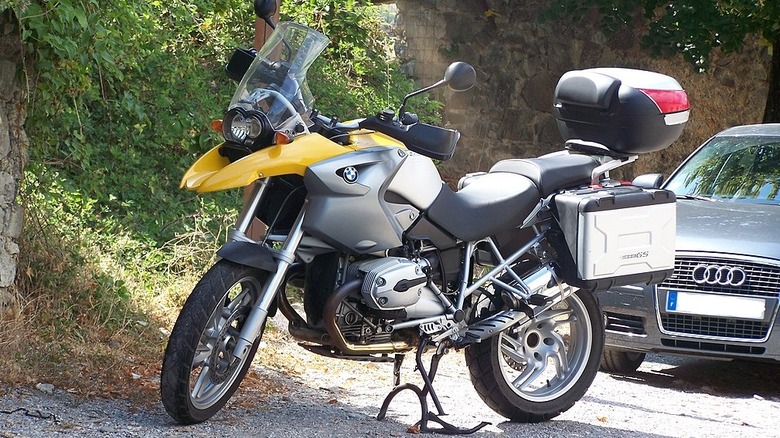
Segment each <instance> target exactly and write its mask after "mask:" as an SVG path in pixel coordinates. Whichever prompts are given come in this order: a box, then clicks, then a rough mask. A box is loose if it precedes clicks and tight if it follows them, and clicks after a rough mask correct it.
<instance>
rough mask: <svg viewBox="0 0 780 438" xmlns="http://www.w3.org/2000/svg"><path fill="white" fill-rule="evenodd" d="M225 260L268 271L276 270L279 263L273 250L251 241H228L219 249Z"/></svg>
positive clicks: (219, 254)
mask: <svg viewBox="0 0 780 438" xmlns="http://www.w3.org/2000/svg"><path fill="white" fill-rule="evenodd" d="M217 255H218V256H219V257H222V258H223V259H225V260H230V261H231V262H234V263H238V264H240V265H245V266H251V267H253V268H257V269H260V270H262V271H267V272H276V269H277V265H276V260H274V256H273V254H272V253H271V250H270V249H268V248H266V247H264V246H261V245H258V244H256V243H251V242H228V243H226V244H225V245H223V246H222V248H220V249H219V251H217Z"/></svg>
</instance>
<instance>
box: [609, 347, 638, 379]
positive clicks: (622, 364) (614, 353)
mask: <svg viewBox="0 0 780 438" xmlns="http://www.w3.org/2000/svg"><path fill="white" fill-rule="evenodd" d="M645 356H646V354H645V353H639V352H636V351H626V350H614V349H612V348H604V352H603V353H601V371H606V372H608V373H615V374H630V373H633V372H635V371H636V370H637V368H639V365H642V362H643V361H644V360H645Z"/></svg>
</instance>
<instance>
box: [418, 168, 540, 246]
mask: <svg viewBox="0 0 780 438" xmlns="http://www.w3.org/2000/svg"><path fill="white" fill-rule="evenodd" d="M539 200H540V196H539V190H538V189H537V188H536V185H535V184H534V183H533V182H532V181H531V180H530V179H528V178H527V177H525V176H523V175H518V174H515V173H508V172H497V173H486V174H484V175H480V176H475V177H473V178H470V179H469V184H468V185H466V186H465V187H463V188H462V189H461V190H459V191H457V192H453V191H452V190H451V189H450V188H449V187H447V186H446V185H442V189H441V191H440V192H439V195H438V196H437V197H436V199H435V200H434V201H433V204H432V205H431V207H430V208H429V209H428V211H427V215H428V218H429V219H430V220H431V221H433V222H434V223H436V224H437V225H438V226H440V227H441V228H443V229H444V230H446V231H448V232H449V233H450V234H452V235H453V236H455V237H456V238H458V239H461V240H467V241H468V240H472V241H473V240H479V239H483V238H485V237H488V236H492V235H494V234H496V233H498V232H500V231H506V230H510V229H512V228H516V227H518V226H520V225H521V224H522V223H523V220H525V218H526V217H528V215H529V214H530V213H531V211H532V210H533V208H534V207H535V206H536V205H537V204H538V203H539Z"/></svg>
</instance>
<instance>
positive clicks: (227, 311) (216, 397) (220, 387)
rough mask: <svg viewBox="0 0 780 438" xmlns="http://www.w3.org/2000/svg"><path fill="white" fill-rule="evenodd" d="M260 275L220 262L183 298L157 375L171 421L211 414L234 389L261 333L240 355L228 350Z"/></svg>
mask: <svg viewBox="0 0 780 438" xmlns="http://www.w3.org/2000/svg"><path fill="white" fill-rule="evenodd" d="M265 277H266V274H265V273H264V272H262V271H258V270H257V269H254V268H250V267H248V266H243V265H239V264H236V263H233V262H229V261H227V260H221V261H219V262H217V263H216V264H215V265H214V266H213V267H212V268H211V269H209V271H208V272H206V274H205V275H204V276H203V278H201V280H200V281H199V282H198V284H197V285H196V286H195V289H193V291H192V294H190V296H189V298H187V302H186V303H184V307H182V310H181V313H180V314H179V317H178V319H177V320H176V324H175V325H174V326H173V330H172V331H171V336H170V338H169V339H168V346H167V347H166V348H165V356H164V358H163V365H162V372H161V377H160V395H161V398H162V402H163V405H164V406H165V410H166V411H167V412H168V414H169V415H170V416H171V417H172V418H173V419H174V420H176V421H177V422H179V423H182V424H192V423H199V422H201V421H205V420H207V419H209V418H211V417H212V416H213V415H214V414H216V413H217V411H219V410H220V409H221V408H222V407H223V406H224V405H225V403H227V401H228V399H230V397H231V396H232V395H233V393H234V392H235V391H236V389H237V388H238V385H239V384H240V383H241V380H242V379H243V378H244V375H245V374H246V372H247V370H248V369H249V365H250V364H251V362H252V358H253V357H254V355H255V352H256V351H257V346H258V345H259V344H260V337H261V336H258V338H257V339H256V340H255V342H254V344H253V345H252V348H251V349H250V350H249V352H248V353H247V354H246V355H245V356H244V358H243V359H240V360H239V359H237V358H235V356H233V349H234V347H235V345H236V341H237V339H238V335H239V334H240V332H241V329H242V327H243V325H244V321H246V318H247V316H249V312H250V310H251V309H252V307H253V306H254V304H255V303H256V302H257V300H258V299H259V296H260V294H261V292H262V290H263V283H264V281H265Z"/></svg>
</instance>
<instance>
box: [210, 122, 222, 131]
mask: <svg viewBox="0 0 780 438" xmlns="http://www.w3.org/2000/svg"><path fill="white" fill-rule="evenodd" d="M209 127H210V128H211V129H212V130H213V131H217V132H219V133H220V134H222V120H212V121H211V123H210V124H209Z"/></svg>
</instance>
